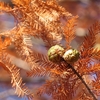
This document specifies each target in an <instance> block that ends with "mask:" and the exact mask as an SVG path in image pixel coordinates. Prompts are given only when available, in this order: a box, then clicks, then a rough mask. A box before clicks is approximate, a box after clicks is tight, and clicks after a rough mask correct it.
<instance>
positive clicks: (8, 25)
mask: <svg viewBox="0 0 100 100" xmlns="http://www.w3.org/2000/svg"><path fill="white" fill-rule="evenodd" d="M0 1H3V2H6V3H9V4H10V6H13V5H12V3H11V1H10V0H0ZM59 4H60V5H61V6H63V7H65V8H66V10H67V11H68V12H70V13H72V14H73V15H78V16H79V20H78V22H77V28H76V37H75V39H74V40H73V41H72V44H71V45H72V46H73V47H74V48H77V47H78V46H79V45H80V44H81V43H82V41H83V38H84V36H85V35H86V34H88V31H87V30H88V28H89V27H90V26H91V25H92V24H93V23H95V22H96V21H98V20H99V21H100V0H59ZM14 25H15V23H14V18H13V17H12V16H11V15H9V14H6V13H4V14H2V15H0V33H1V32H4V31H6V30H9V29H12V28H13V27H14ZM33 43H34V45H35V47H36V48H35V49H37V50H38V51H39V52H41V53H45V49H44V46H43V45H44V44H43V42H41V40H38V39H33ZM94 47H95V48H97V47H98V48H100V34H98V36H97V39H96V44H95V46H94ZM21 75H22V77H23V80H24V82H25V83H26V84H27V85H28V86H29V87H30V88H32V89H33V91H34V90H35V89H36V88H37V87H38V86H40V85H41V84H43V83H44V82H45V80H46V77H43V78H37V77H36V78H27V77H26V74H25V72H24V71H23V70H21ZM0 100H24V99H23V98H18V97H17V96H16V95H15V93H14V89H12V87H11V84H10V76H9V74H8V73H7V72H6V71H5V70H4V69H2V68H1V67H0ZM33 100H50V97H48V96H46V95H45V96H43V97H42V98H39V97H36V98H34V99H33ZM99 100H100V99H99Z"/></svg>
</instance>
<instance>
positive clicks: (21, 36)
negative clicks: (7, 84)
mask: <svg viewBox="0 0 100 100" xmlns="http://www.w3.org/2000/svg"><path fill="white" fill-rule="evenodd" d="M12 3H13V4H14V7H13V8H11V7H10V6H9V5H8V4H5V3H2V2H0V12H1V13H0V14H2V13H9V14H11V15H12V16H13V17H14V18H15V20H16V26H15V27H14V28H13V29H11V30H8V31H5V32H3V33H0V65H1V66H2V67H3V68H4V69H5V70H6V71H7V72H8V73H9V74H10V75H11V84H12V87H13V88H15V90H16V94H17V95H18V96H20V97H24V96H26V97H27V98H28V99H29V100H33V98H34V93H32V91H31V89H28V87H26V86H25V84H24V83H23V79H22V78H21V76H20V68H22V69H26V70H27V71H28V72H27V74H28V76H29V77H31V76H32V77H37V76H38V77H41V76H42V77H44V76H48V77H49V78H48V79H47V80H46V82H45V83H44V84H43V85H42V86H41V87H40V88H39V89H38V90H37V91H36V93H35V95H36V94H37V95H42V94H45V93H46V94H48V95H50V96H51V97H52V100H97V97H98V95H100V50H99V49H95V48H94V44H95V40H96V36H97V34H99V33H100V22H96V23H95V24H94V25H93V26H92V27H90V29H89V33H88V34H87V35H86V36H85V37H84V42H83V43H82V45H81V46H80V48H79V50H75V49H73V48H72V47H71V46H70V43H71V41H72V40H73V39H74V37H75V25H76V22H77V20H78V16H73V15H72V14H70V13H69V12H67V11H66V10H65V9H64V8H63V7H61V6H60V5H59V4H58V3H57V1H56V0H45V1H44V0H12ZM62 20H63V21H64V22H66V24H65V25H63V23H62ZM31 37H34V38H39V39H40V38H41V39H42V40H43V41H44V43H45V47H46V49H47V50H50V48H52V47H53V46H55V45H58V46H56V47H59V48H60V49H61V48H63V47H61V46H60V45H61V40H62V38H63V37H64V38H65V41H66V48H63V49H61V51H59V48H55V49H54V48H53V49H54V50H51V51H50V52H49V57H51V58H49V57H48V55H47V54H46V55H43V54H40V53H38V52H37V51H34V50H33V49H32V46H33V44H32V40H31ZM61 52H62V53H61ZM57 57H58V59H57ZM55 58H56V59H55ZM60 58H61V59H60ZM14 59H19V60H21V61H22V62H23V66H21V67H19V66H18V65H17V64H16V63H14V62H13V61H14ZM91 62H93V64H91ZM90 75H91V76H92V75H95V76H96V78H94V80H91V79H87V76H90ZM88 80H91V82H90V83H88Z"/></svg>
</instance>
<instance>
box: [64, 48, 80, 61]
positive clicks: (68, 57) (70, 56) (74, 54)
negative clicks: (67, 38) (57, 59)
mask: <svg viewBox="0 0 100 100" xmlns="http://www.w3.org/2000/svg"><path fill="white" fill-rule="evenodd" d="M79 55H80V54H79V52H78V51H77V50H76V49H69V50H67V51H66V52H65V53H64V55H63V59H64V60H65V61H66V62H67V63H73V62H75V61H77V60H78V59H79Z"/></svg>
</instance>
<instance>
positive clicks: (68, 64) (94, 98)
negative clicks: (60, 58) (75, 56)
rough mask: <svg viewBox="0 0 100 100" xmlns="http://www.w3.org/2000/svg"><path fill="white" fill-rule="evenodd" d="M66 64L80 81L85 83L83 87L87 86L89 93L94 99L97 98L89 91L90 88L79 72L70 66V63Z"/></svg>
mask: <svg viewBox="0 0 100 100" xmlns="http://www.w3.org/2000/svg"><path fill="white" fill-rule="evenodd" d="M68 66H69V67H70V68H71V69H72V71H73V72H74V73H75V74H76V75H77V76H78V78H79V79H80V80H81V81H82V83H83V84H84V85H85V87H86V88H87V90H88V91H89V93H90V94H91V96H92V97H93V99H94V100H97V98H96V97H95V95H94V94H93V92H92V91H91V89H90V88H89V87H88V85H87V84H86V82H85V81H84V80H83V78H82V77H81V76H80V75H79V73H78V72H77V71H76V70H75V69H74V67H73V66H71V65H70V64H68Z"/></svg>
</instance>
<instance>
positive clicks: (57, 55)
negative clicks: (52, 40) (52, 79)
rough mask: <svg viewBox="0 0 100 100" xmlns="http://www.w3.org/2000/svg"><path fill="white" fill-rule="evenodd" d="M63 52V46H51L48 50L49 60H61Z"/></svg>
mask: <svg viewBox="0 0 100 100" xmlns="http://www.w3.org/2000/svg"><path fill="white" fill-rule="evenodd" d="M63 54H64V48H63V47H61V46H59V45H55V46H52V47H51V48H50V49H49V50H48V58H49V60H50V61H52V62H55V63H58V62H61V61H62V60H63V58H62V56H63Z"/></svg>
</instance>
